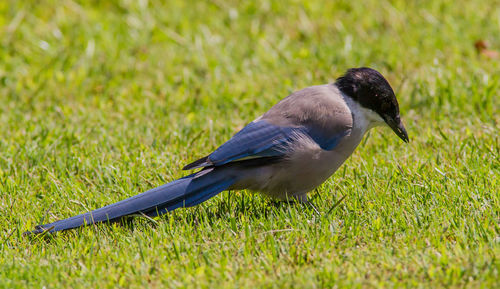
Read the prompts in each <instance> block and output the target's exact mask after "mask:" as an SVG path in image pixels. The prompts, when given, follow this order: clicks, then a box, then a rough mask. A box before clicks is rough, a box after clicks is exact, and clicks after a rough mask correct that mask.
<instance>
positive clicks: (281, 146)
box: [184, 120, 346, 169]
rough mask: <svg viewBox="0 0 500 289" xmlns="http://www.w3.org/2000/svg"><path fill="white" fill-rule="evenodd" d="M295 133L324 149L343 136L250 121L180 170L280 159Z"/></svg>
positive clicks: (336, 142)
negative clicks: (306, 136) (302, 135)
mask: <svg viewBox="0 0 500 289" xmlns="http://www.w3.org/2000/svg"><path fill="white" fill-rule="evenodd" d="M297 134H306V135H308V136H309V137H311V139H313V140H314V141H315V142H316V143H318V145H319V146H320V147H321V148H323V149H325V150H331V149H333V148H334V147H335V146H336V145H337V144H338V142H339V141H340V139H341V138H342V137H343V136H345V135H346V133H342V134H339V135H334V136H326V135H324V134H323V133H321V131H320V130H318V129H312V128H309V127H307V126H297V127H286V126H278V125H274V124H271V123H269V122H267V121H266V120H259V121H254V122H251V123H250V124H248V125H247V126H246V127H244V128H243V129H242V130H241V131H239V132H238V133H237V134H235V135H234V136H233V137H232V138H231V139H230V140H229V141H227V142H226V143H224V144H223V145H222V146H220V147H219V148H218V149H217V150H215V151H214V152H213V153H211V154H210V155H209V156H207V157H205V158H202V159H200V160H198V161H196V162H193V163H191V164H189V165H187V166H186V167H184V169H194V168H198V167H206V166H220V165H223V164H227V163H229V162H233V161H237V160H242V159H245V158H259V157H280V156H284V155H285V154H286V152H287V147H289V146H290V144H292V143H293V142H294V141H295V140H296V136H297Z"/></svg>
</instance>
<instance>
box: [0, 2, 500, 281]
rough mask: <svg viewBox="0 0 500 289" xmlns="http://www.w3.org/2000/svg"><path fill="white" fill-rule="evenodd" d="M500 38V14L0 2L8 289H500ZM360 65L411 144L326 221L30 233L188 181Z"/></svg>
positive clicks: (431, 8)
mask: <svg viewBox="0 0 500 289" xmlns="http://www.w3.org/2000/svg"><path fill="white" fill-rule="evenodd" d="M499 35H500V1H498V0H488V1H486V0H485V1H452V0H444V1H435V0H432V1H402V0H401V1H385V0H368V1H362V2H361V1H291V2H288V3H285V2H282V1H259V2H250V1H241V2H239V1H223V0H213V1H183V0H172V1H165V2H163V1H154V0H153V1H146V0H142V1H134V0H122V1H72V0H60V1H57V0H53V1H47V0H42V1H34V0H33V1H16V0H5V1H1V2H0V100H1V104H0V129H1V132H2V137H1V138H0V227H1V230H0V288H27V287H31V288H115V287H123V288H129V287H130V288H138V287H147V288H149V287H151V288H343V287H347V288H350V287H353V288H373V287H377V288H400V287H408V288H440V287H448V288H463V287H467V288H494V287H497V288H498V287H499V286H500V281H499V279H500V273H499V271H500V227H499V222H500V193H499V190H500V189H499V188H500V161H499V152H500V137H499V134H498V131H499V125H500V101H499V99H500V58H497V59H494V58H488V57H486V56H481V55H478V54H477V53H476V50H475V48H474V42H475V41H477V40H485V41H487V42H489V44H490V49H492V50H498V51H500V38H499ZM359 66H369V67H372V68H375V69H377V70H379V71H381V72H382V74H384V75H385V76H386V77H387V79H388V80H389V82H390V83H391V84H392V86H393V87H394V90H395V92H396V95H397V96H398V99H399V102H400V106H401V113H402V117H403V119H404V122H405V125H406V127H407V129H408V133H409V135H410V139H411V142H410V143H409V144H404V143H403V142H402V141H401V140H399V139H398V138H397V137H396V136H395V135H394V134H393V133H392V132H391V131H390V129H388V128H377V129H374V130H372V131H371V132H370V133H369V135H368V136H367V137H366V138H365V140H364V141H363V142H362V144H361V145H360V146H359V147H358V149H357V150H356V152H355V153H354V154H353V156H352V157H351V158H350V159H349V160H348V161H347V162H346V164H345V165H344V166H343V167H342V168H341V169H339V171H337V172H336V173H335V174H334V176H333V177H332V178H330V179H329V180H328V181H327V182H326V183H324V184H323V185H322V186H320V187H319V188H318V189H317V190H315V191H314V192H311V194H310V195H311V197H312V199H313V202H314V203H315V204H316V206H317V207H318V209H319V211H320V212H321V215H318V214H316V213H315V212H314V211H313V210H312V209H310V208H308V207H304V206H302V205H299V204H276V203H273V202H271V201H270V200H268V199H266V198H264V197H261V196H260V195H258V194H252V193H249V192H245V191H232V192H224V193H222V194H220V195H218V196H217V197H215V198H213V199H211V200H209V201H207V202H205V203H203V204H201V205H200V206H197V207H194V208H189V209H180V210H177V211H175V212H173V213H171V214H168V215H166V216H163V217H160V218H155V219H152V220H146V219H136V220H134V221H132V222H130V223H128V224H123V225H118V224H115V225H112V226H107V225H101V226H93V227H87V228H83V229H78V230H73V231H68V232H63V233H57V234H54V235H45V236H42V237H24V236H22V232H24V231H25V230H29V229H32V228H33V227H34V225H36V224H39V223H41V222H43V221H45V222H48V221H55V220H58V219H61V218H65V217H69V216H72V215H75V214H78V213H81V212H84V211H86V210H89V209H95V208H98V207H101V206H104V205H106V204H110V203H113V202H116V201H118V200H121V199H124V198H126V197H129V196H132V195H135V194H137V193H140V192H143V191H145V190H148V189H151V188H153V187H156V186H159V185H161V184H164V183H166V182H169V181H171V180H174V179H176V178H179V177H181V176H184V175H186V172H185V171H182V170H181V168H182V166H183V165H185V164H187V163H189V162H191V161H193V160H195V159H197V158H198V157H202V156H204V155H206V154H208V153H210V152H211V151H212V150H213V149H215V148H217V146H218V145H220V144H222V143H223V142H224V141H225V140H227V139H229V138H230V137H231V136H232V135H233V134H234V133H235V132H236V131H237V130H238V129H240V128H242V127H243V126H244V125H245V124H246V123H248V122H249V121H251V120H253V119H255V118H256V117H258V116H259V115H261V114H262V113H263V112H265V111H266V110H267V109H269V108H270V107H271V106H272V105H273V104H274V103H276V102H277V101H278V100H280V99H281V98H283V97H285V96H287V95H288V94H289V93H290V92H292V91H294V90H298V89H301V88H304V87H307V86H311V85H316V84H323V83H328V82H333V81H334V80H335V78H336V77H338V76H340V75H341V74H342V73H343V72H344V71H345V70H346V69H347V68H350V67H359ZM344 196H345V198H344V199H343V200H342V201H341V202H339V200H341V199H342V198H343V197H344ZM337 203H338V205H336V204H337Z"/></svg>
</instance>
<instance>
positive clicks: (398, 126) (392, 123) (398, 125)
mask: <svg viewBox="0 0 500 289" xmlns="http://www.w3.org/2000/svg"><path fill="white" fill-rule="evenodd" d="M384 119H385V122H386V123H387V125H388V126H389V127H390V128H391V129H392V130H393V131H394V133H396V135H397V136H399V138H401V139H402V140H403V141H404V142H410V139H409V138H408V133H407V132H406V129H405V127H404V125H403V123H402V122H401V118H399V117H396V119H394V118H392V117H390V116H388V115H386V116H385V118H384Z"/></svg>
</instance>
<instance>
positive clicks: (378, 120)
mask: <svg viewBox="0 0 500 289" xmlns="http://www.w3.org/2000/svg"><path fill="white" fill-rule="evenodd" d="M344 99H345V102H346V104H347V106H349V109H350V110H351V113H352V115H353V118H354V124H353V129H354V130H358V131H361V132H362V134H364V133H365V132H367V131H368V130H370V129H371V128H374V127H376V126H381V125H384V124H385V121H384V120H383V119H382V117H380V115H379V114H378V113H376V112H375V111H373V110H371V109H368V108H365V107H362V106H361V105H360V104H359V103H358V102H357V101H355V100H353V99H352V98H350V97H348V96H344Z"/></svg>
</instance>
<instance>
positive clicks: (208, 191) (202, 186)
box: [28, 168, 236, 234]
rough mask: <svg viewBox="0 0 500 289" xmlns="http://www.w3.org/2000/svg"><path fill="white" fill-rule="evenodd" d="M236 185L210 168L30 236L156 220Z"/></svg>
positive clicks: (39, 229) (40, 228)
mask: <svg viewBox="0 0 500 289" xmlns="http://www.w3.org/2000/svg"><path fill="white" fill-rule="evenodd" d="M235 181H236V177H235V176H234V175H233V174H227V171H225V170H224V169H221V170H220V169H217V168H215V169H214V168H207V169H204V170H202V171H200V172H197V173H194V174H192V175H189V176H186V177H184V178H181V179H178V180H175V181H173V182H171V183H168V184H165V185H163V186H160V187H157V188H154V189H151V190H149V191H147V192H144V193H142V194H139V195H136V196H133V197H130V198H128V199H125V200H123V201H120V202H117V203H114V204H111V205H108V206H106V207H102V208H100V209H97V210H94V211H91V212H88V213H85V214H81V215H78V216H74V217H71V218H68V219H64V220H60V221H56V222H54V223H50V224H45V225H39V226H37V227H36V229H35V230H34V231H31V232H28V233H34V234H38V233H43V232H45V231H49V232H56V231H63V230H68V229H72V228H77V227H80V226H86V225H89V224H95V223H100V222H107V221H109V222H113V221H117V220H120V219H121V218H122V217H124V216H127V215H133V214H145V215H147V216H150V217H154V216H157V215H161V214H164V213H166V212H169V211H173V210H175V209H177V208H179V207H191V206H194V205H197V204H200V203H202V202H204V201H206V200H208V199H210V198H211V197H213V196H215V195H217V194H218V193H220V192H222V191H224V190H226V189H227V188H229V187H230V186H231V185H232V184H234V183H235Z"/></svg>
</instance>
